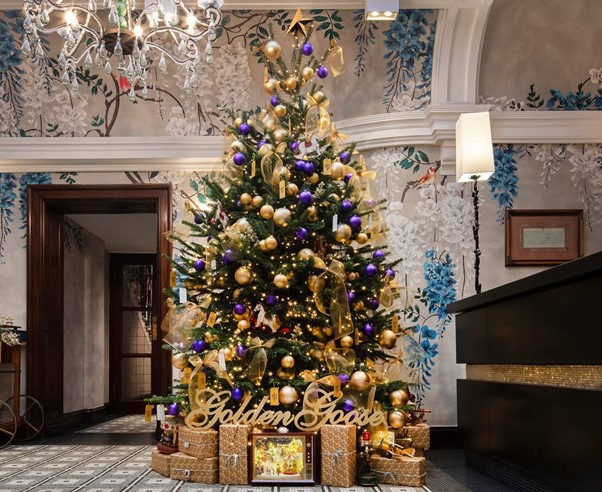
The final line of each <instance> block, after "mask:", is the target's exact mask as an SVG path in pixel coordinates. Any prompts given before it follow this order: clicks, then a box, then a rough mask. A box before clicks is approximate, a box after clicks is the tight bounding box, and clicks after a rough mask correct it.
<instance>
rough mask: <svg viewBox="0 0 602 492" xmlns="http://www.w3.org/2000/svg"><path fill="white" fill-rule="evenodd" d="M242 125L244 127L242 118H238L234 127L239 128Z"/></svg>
mask: <svg viewBox="0 0 602 492" xmlns="http://www.w3.org/2000/svg"><path fill="white" fill-rule="evenodd" d="M240 125H242V118H236V119H235V120H234V126H235V127H236V128H238V127H239V126H240Z"/></svg>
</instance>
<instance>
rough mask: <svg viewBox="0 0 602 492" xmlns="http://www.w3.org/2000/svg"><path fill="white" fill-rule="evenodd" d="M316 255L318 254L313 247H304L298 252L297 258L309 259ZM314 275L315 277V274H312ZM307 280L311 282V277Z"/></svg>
mask: <svg viewBox="0 0 602 492" xmlns="http://www.w3.org/2000/svg"><path fill="white" fill-rule="evenodd" d="M315 255H316V254H315V253H314V250H313V249H311V248H303V249H300V250H299V252H298V253H297V259H298V260H303V261H307V260H309V259H310V258H311V257H312V256H315ZM312 277H315V275H312ZM316 278H317V277H316ZM307 281H308V282H309V279H308V280H307Z"/></svg>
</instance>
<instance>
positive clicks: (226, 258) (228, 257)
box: [222, 249, 234, 265]
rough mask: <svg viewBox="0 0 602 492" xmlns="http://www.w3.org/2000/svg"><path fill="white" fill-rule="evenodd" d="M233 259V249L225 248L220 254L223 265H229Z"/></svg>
mask: <svg viewBox="0 0 602 492" xmlns="http://www.w3.org/2000/svg"><path fill="white" fill-rule="evenodd" d="M233 261H234V251H232V250H231V249H227V250H226V251H225V252H224V254H223V255H222V262H223V264H224V265H231V264H232V262H233Z"/></svg>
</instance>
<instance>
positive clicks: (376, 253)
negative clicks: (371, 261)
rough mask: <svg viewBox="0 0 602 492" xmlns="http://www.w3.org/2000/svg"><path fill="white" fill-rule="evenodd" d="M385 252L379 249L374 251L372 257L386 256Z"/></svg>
mask: <svg viewBox="0 0 602 492" xmlns="http://www.w3.org/2000/svg"><path fill="white" fill-rule="evenodd" d="M384 257H385V252H384V251H381V250H380V249H377V250H376V251H375V252H374V253H372V258H384Z"/></svg>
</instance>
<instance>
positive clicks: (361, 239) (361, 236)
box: [355, 232, 368, 244]
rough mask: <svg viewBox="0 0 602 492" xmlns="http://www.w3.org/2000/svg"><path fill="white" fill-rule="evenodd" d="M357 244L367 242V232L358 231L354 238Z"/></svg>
mask: <svg viewBox="0 0 602 492" xmlns="http://www.w3.org/2000/svg"><path fill="white" fill-rule="evenodd" d="M355 239H356V240H357V243H358V244H366V243H367V242H368V234H366V233H365V232H360V233H359V234H358V235H357V236H356V238H355Z"/></svg>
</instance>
